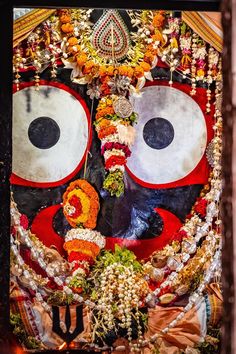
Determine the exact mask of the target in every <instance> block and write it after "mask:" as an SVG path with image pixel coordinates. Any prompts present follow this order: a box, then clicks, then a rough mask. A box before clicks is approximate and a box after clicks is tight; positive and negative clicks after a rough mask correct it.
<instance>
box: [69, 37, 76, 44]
mask: <svg viewBox="0 0 236 354" xmlns="http://www.w3.org/2000/svg"><path fill="white" fill-rule="evenodd" d="M67 42H68V43H69V45H76V44H78V39H77V38H76V37H70V38H69V39H68V41H67Z"/></svg>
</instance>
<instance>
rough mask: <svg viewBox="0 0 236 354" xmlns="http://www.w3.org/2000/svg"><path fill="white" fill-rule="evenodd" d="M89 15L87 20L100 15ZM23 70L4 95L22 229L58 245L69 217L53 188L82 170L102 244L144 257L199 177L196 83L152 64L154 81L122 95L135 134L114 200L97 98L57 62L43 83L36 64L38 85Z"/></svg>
mask: <svg viewBox="0 0 236 354" xmlns="http://www.w3.org/2000/svg"><path fill="white" fill-rule="evenodd" d="M92 16H93V21H94V22H96V21H97V20H98V19H99V16H101V13H100V12H99V11H95V12H94V14H93V15H92ZM124 16H125V13H124V14H123V18H124V21H125V23H126V25H127V29H128V30H129V28H130V23H129V21H128V20H127V18H126V17H124ZM94 41H96V38H95V37H94ZM32 75H33V73H32V72H30V71H28V72H26V73H24V74H22V78H23V80H24V81H25V83H24V84H22V85H21V89H20V91H17V92H15V93H14V96H13V119H14V122H13V175H12V178H11V182H12V190H13V193H14V198H15V200H16V202H17V204H18V208H19V210H20V212H21V213H25V214H26V215H27V217H28V218H29V221H30V226H31V227H32V231H33V232H34V233H36V234H37V236H38V237H39V238H40V239H41V240H42V241H43V242H44V243H45V245H47V246H51V245H54V246H56V247H57V248H58V250H59V251H61V252H63V249H62V245H63V237H64V236H65V234H66V232H67V231H68V230H69V229H70V225H69V224H68V222H67V220H66V219H65V217H64V215H63V211H62V206H61V202H62V195H63V193H64V192H65V189H66V188H67V186H68V184H69V183H70V182H71V181H73V180H75V179H78V178H85V179H87V180H88V181H89V182H90V183H91V184H92V185H93V186H94V187H95V188H96V190H97V191H98V193H99V195H100V205H101V207H100V211H99V214H98V221H97V230H99V231H100V232H101V233H102V234H103V235H105V236H106V237H107V247H112V246H113V245H114V243H119V244H122V245H125V246H127V247H129V248H130V249H132V250H133V251H134V252H135V253H136V254H137V256H138V257H140V258H146V257H148V256H149V255H150V254H151V253H152V252H153V251H154V250H156V249H158V248H161V247H163V246H164V245H165V244H167V243H169V242H170V241H171V240H172V238H173V235H174V233H175V232H176V231H177V230H178V229H179V228H180V227H181V225H182V223H183V222H184V220H185V218H186V216H187V215H188V213H189V212H190V211H191V208H192V206H193V204H194V203H195V201H196V199H197V197H198V196H199V194H200V191H201V189H202V187H203V185H204V184H206V183H207V181H208V177H209V165H208V162H207V159H206V156H205V151H206V147H207V145H208V144H209V142H210V141H211V139H212V137H213V131H212V122H213V118H212V115H211V113H210V114H208V115H206V114H205V106H206V102H207V99H206V92H205V91H206V90H205V88H203V87H202V88H197V89H196V91H197V92H196V95H195V96H194V97H192V96H191V95H190V90H191V88H190V86H189V85H187V84H186V83H185V80H184V79H183V77H182V76H179V75H178V74H177V73H174V76H173V78H174V80H173V81H174V84H173V85H172V86H171V87H170V86H169V83H168V82H169V69H168V68H167V67H165V66H163V65H159V64H157V67H156V68H154V69H153V70H152V76H153V78H154V80H153V81H152V82H149V84H148V85H146V86H145V87H144V88H142V90H141V92H140V95H133V96H132V95H131V96H130V102H131V103H132V105H133V109H134V111H135V112H137V114H138V119H137V124H136V125H135V130H136V139H135V143H134V145H133V146H132V148H131V150H132V154H131V156H130V157H129V158H128V161H127V164H126V167H125V177H124V182H125V191H124V194H123V195H122V196H120V197H119V198H117V197H111V196H110V195H109V193H108V192H107V191H105V190H104V189H103V188H102V184H103V180H104V177H105V170H104V159H103V156H102V155H101V151H100V140H99V139H98V136H97V132H96V131H95V128H94V124H93V122H94V117H95V113H96V106H97V100H96V99H94V100H91V99H90V98H89V96H88V95H87V90H88V88H87V87H86V85H80V84H74V83H72V82H71V79H70V75H71V70H67V69H65V68H62V67H59V68H58V75H57V78H56V81H51V78H50V70H49V69H46V70H45V72H44V73H43V74H41V78H42V81H41V82H40V89H39V91H35V88H34V86H33V85H32V82H31V81H30V80H31V79H32ZM87 150H88V151H89V153H88V157H87V158H86V151H87Z"/></svg>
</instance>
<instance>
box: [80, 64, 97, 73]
mask: <svg viewBox="0 0 236 354" xmlns="http://www.w3.org/2000/svg"><path fill="white" fill-rule="evenodd" d="M97 67H98V66H97V65H96V64H95V63H94V61H93V60H89V61H87V62H86V63H85V65H84V68H83V73H84V75H87V74H91V73H94V72H95V70H96V69H97Z"/></svg>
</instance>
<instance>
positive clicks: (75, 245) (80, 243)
mask: <svg viewBox="0 0 236 354" xmlns="http://www.w3.org/2000/svg"><path fill="white" fill-rule="evenodd" d="M63 248H64V249H65V250H66V251H67V252H68V254H69V255H70V253H71V252H73V251H74V252H80V253H83V254H87V255H89V256H90V257H92V258H96V257H97V255H98V254H99V252H100V248H99V247H98V245H96V243H93V242H90V241H86V240H78V239H75V240H72V241H67V242H65V243H64V245H63Z"/></svg>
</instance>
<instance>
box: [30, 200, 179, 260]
mask: <svg viewBox="0 0 236 354" xmlns="http://www.w3.org/2000/svg"><path fill="white" fill-rule="evenodd" d="M60 208H61V205H60V204H58V205H53V206H51V207H48V208H45V209H43V210H42V211H40V212H39V213H38V215H37V216H36V217H35V219H34V221H33V224H32V227H31V231H32V233H34V234H36V236H37V237H38V238H39V239H40V241H42V242H43V243H44V245H45V246H47V247H50V246H52V245H54V246H55V247H56V248H57V250H58V252H59V253H61V254H63V255H64V254H65V252H64V250H63V242H64V240H63V238H62V237H61V236H60V235H58V234H57V233H56V232H55V231H54V229H53V218H54V216H55V215H56V213H57V212H58V210H59V209H60ZM155 210H156V212H157V213H158V214H159V215H160V217H161V218H162V220H163V225H164V226H163V231H162V233H161V235H159V236H158V237H156V238H152V239H148V240H126V239H124V238H120V237H106V249H112V250H114V247H115V244H118V245H120V246H123V247H127V248H128V249H130V250H131V251H133V252H134V253H135V254H136V256H137V258H138V259H146V258H148V257H149V256H150V255H151V254H152V253H153V252H154V251H156V250H160V249H162V247H164V246H165V245H167V244H168V243H170V241H172V240H174V239H173V237H174V234H175V233H176V231H178V230H179V229H180V227H181V226H182V223H181V222H180V220H179V219H178V218H177V217H176V216H175V215H174V214H172V213H171V212H169V211H167V210H165V209H161V208H156V209H155Z"/></svg>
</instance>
